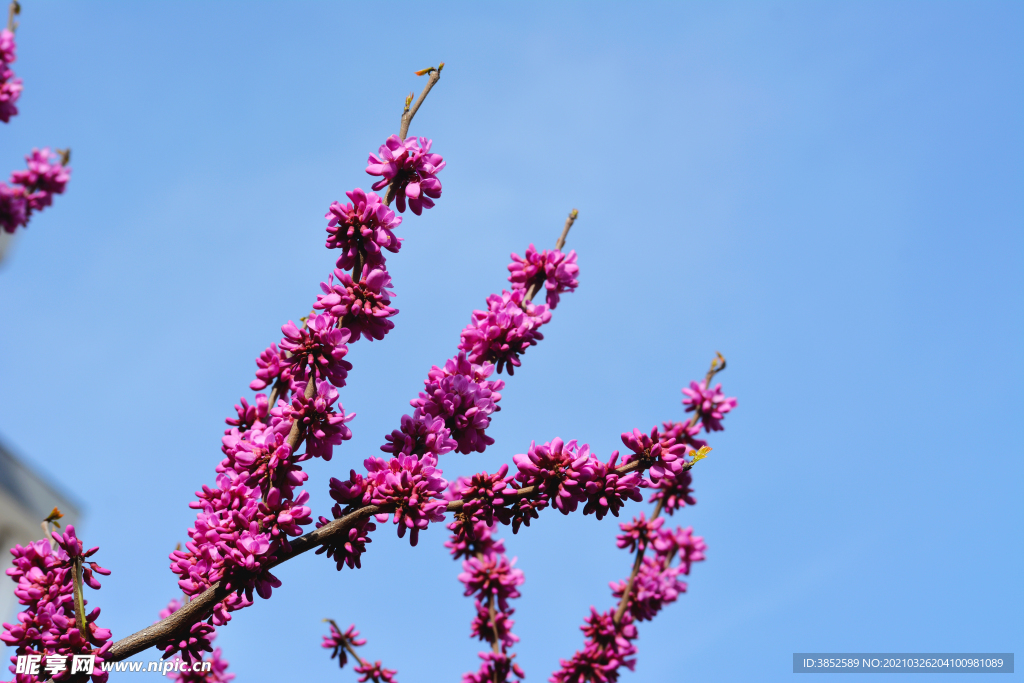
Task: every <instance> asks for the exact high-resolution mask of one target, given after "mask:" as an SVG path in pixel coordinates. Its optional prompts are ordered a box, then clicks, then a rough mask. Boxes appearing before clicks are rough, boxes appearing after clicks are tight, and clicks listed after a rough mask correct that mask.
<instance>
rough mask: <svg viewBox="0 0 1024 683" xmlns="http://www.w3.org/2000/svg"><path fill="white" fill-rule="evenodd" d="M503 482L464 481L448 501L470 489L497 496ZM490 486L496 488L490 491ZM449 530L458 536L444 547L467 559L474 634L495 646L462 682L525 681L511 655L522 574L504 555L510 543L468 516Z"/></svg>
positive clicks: (465, 572) (491, 527)
mask: <svg viewBox="0 0 1024 683" xmlns="http://www.w3.org/2000/svg"><path fill="white" fill-rule="evenodd" d="M506 469H507V468H506ZM501 474H503V472H502V473H501ZM478 477H479V479H478ZM499 480H501V481H503V480H502V478H501V475H498V476H497V477H496V478H494V477H489V476H488V475H486V474H484V475H477V477H474V478H473V481H475V483H473V482H472V481H471V480H468V479H460V480H458V481H457V482H456V483H455V484H454V485H453V486H452V491H451V493H450V494H449V496H450V497H452V498H457V497H460V496H461V495H465V493H466V491H468V490H470V489H475V490H478V491H479V489H480V488H481V487H482V488H485V489H486V488H490V490H491V491H493V490H494V489H495V488H496V484H494V482H497V481H499ZM487 481H490V482H492V484H491V485H490V486H488V484H487V483H486V482H487ZM502 485H503V484H502ZM463 512H465V511H463ZM460 514H462V513H460ZM448 528H449V529H451V530H452V531H453V532H454V533H453V534H452V537H451V539H450V540H449V541H448V542H446V543H445V547H447V548H449V549H450V550H451V554H452V556H453V557H454V558H455V559H456V560H457V559H459V558H465V559H464V560H463V562H462V573H461V574H459V581H461V582H462V584H463V586H465V593H464V594H465V595H466V596H472V597H474V598H475V601H474V607H475V608H476V617H474V619H473V622H472V624H471V625H470V635H472V636H474V637H476V638H477V639H479V640H481V641H483V642H485V643H489V644H490V645H491V651H490V652H486V651H485V652H481V653H480V659H481V664H480V668H479V669H478V670H477V671H474V672H469V673H466V674H463V676H462V683H507V681H508V678H509V676H510V675H515V676H516V677H517V678H523V677H524V676H525V674H524V673H523V671H522V669H520V668H519V665H518V664H516V663H515V661H514V659H515V655H509V652H508V651H509V649H510V648H511V647H512V646H513V645H515V644H516V643H517V642H519V638H518V636H516V635H515V634H514V633H512V626H513V625H514V624H515V622H514V621H513V620H512V615H513V614H514V613H515V610H514V609H513V608H512V607H510V606H509V604H508V601H509V600H512V599H515V598H518V597H520V593H519V586H521V585H522V584H523V581H524V578H523V572H522V570H520V569H516V568H515V563H516V561H515V559H514V558H513V559H512V560H509V559H508V556H506V555H505V542H504V541H503V540H502V539H495V538H494V531H495V526H494V525H489V524H487V523H484V522H482V521H475V522H474V521H473V520H472V519H471V517H469V516H468V515H464V514H463V516H462V517H461V518H459V519H456V521H455V522H454V523H452V524H450V525H449V526H448Z"/></svg>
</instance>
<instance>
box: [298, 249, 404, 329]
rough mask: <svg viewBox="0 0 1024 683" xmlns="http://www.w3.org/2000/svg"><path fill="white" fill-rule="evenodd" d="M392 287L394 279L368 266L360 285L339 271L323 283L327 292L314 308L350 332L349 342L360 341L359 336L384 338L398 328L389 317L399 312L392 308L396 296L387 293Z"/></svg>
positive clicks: (323, 288)
mask: <svg viewBox="0 0 1024 683" xmlns="http://www.w3.org/2000/svg"><path fill="white" fill-rule="evenodd" d="M335 277H337V278H338V282H337V284H335V282H334V278H335ZM390 286H391V276H390V275H388V272H387V271H386V270H384V269H383V268H375V269H373V270H371V268H370V266H369V265H366V266H364V267H363V271H362V277H361V278H360V279H359V282H355V281H353V280H352V276H351V275H350V274H348V273H346V272H345V271H344V270H342V269H340V268H338V269H335V271H334V273H332V274H331V275H330V276H329V277H328V278H327V282H321V283H320V289H322V290H323V292H324V293H323V294H318V295H317V297H316V303H315V304H313V308H315V309H317V310H322V311H326V312H327V313H330V314H331V315H332V316H334V317H335V318H336V319H337V320H338V325H339V326H340V327H344V328H346V329H348V330H349V331H350V332H351V334H352V338H351V339H350V340H349V341H350V342H357V341H359V338H360V336H362V337H366V339H367V340H369V341H373V340H374V339H383V338H384V335H386V334H387V333H388V332H390V331H391V329H392V328H393V327H394V326H395V324H394V323H393V322H391V321H390V320H388V318H390V317H391V316H393V315H395V314H396V313H398V309H397V308H391V305H390V304H391V297H393V296H394V295H395V293H394V292H391V291H388V289H387V287H390Z"/></svg>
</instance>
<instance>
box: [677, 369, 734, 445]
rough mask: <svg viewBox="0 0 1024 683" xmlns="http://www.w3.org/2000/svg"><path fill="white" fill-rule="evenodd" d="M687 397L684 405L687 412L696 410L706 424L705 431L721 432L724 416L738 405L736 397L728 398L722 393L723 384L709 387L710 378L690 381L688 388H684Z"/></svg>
mask: <svg viewBox="0 0 1024 683" xmlns="http://www.w3.org/2000/svg"><path fill="white" fill-rule="evenodd" d="M683 393H684V394H685V395H686V398H684V399H683V405H684V406H686V407H687V408H686V412H688V413H692V412H694V411H696V413H697V415H699V416H700V421H701V422H702V423H703V424H704V431H707V432H720V431H722V429H724V428H723V427H722V422H721V420H722V417H724V416H725V414H726V413H728V412H729V411H730V410H732V409H733V408H735V407H736V399H735V398H726V397H725V394H723V393H722V385H721V384H716V385H715V388H714V389H710V390H709V389H708V380H706V379H705V380H701V381H700V382H690V387H689V388H688V389H683Z"/></svg>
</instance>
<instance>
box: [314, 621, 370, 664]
mask: <svg viewBox="0 0 1024 683" xmlns="http://www.w3.org/2000/svg"><path fill="white" fill-rule="evenodd" d="M328 625H329V626H330V627H331V633H330V635H326V636H324V642H323V644H322V645H321V647H324V648H327V649H328V650H331V659H334V658H337V659H338V666H339V667H340V668H342V669H344V668H345V664H347V663H348V651H347V649H346V646H348V647H353V648H355V647H362V646H363V645H366V639H365V638H360V637H359V631H357V630H356V626H355V624H352V625H351V626H349V627H348V628H347V629H346V630H345V632H344V633H343V632H342V631H341V629H339V628H338V625H337V624H335V623H334V622H333V621H331V622H329V624H328Z"/></svg>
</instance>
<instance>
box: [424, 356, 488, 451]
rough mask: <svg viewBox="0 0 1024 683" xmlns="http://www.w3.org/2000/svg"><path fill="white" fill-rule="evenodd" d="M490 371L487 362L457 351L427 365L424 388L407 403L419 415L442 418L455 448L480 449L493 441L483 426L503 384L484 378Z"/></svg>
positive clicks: (486, 424) (485, 426) (486, 423)
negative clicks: (441, 363) (440, 362)
mask: <svg viewBox="0 0 1024 683" xmlns="http://www.w3.org/2000/svg"><path fill="white" fill-rule="evenodd" d="M493 371H494V366H493V365H491V364H490V363H485V364H483V365H477V364H475V363H470V361H469V360H468V359H467V358H466V354H464V353H460V354H459V355H458V356H457V357H456V358H451V359H449V360H448V362H447V363H445V365H444V367H443V368H439V367H437V366H436V365H435V366H434V367H433V368H431V370H430V373H429V374H428V375H427V379H426V380H425V381H424V385H425V391H421V392H420V395H419V397H418V398H415V399H413V400H412V401H410V402H409V404H410V405H411V406H412V407H413V408H417V409H419V410H420V412H421V413H422V414H423V415H426V416H429V417H431V418H441V419H443V420H444V424H445V427H447V428H448V429H449V430H451V435H452V438H453V439H455V441H456V443H457V444H458V446H457V448H456V451H457V452H459V453H473V452H478V453H483V452H484V450H485V449H486V448H487V446H489V445H491V444H492V443H494V439H492V438H491V437H489V436H487V434H485V433H484V430H485V429H487V427H488V426H490V424H491V417H490V416H491V413H494V412H497V411H498V410H500V408H499V407H498V405H497V403H498V401H500V400H501V394H500V393H498V392H499V391H500V390H501V389H503V388H504V387H505V383H504V382H502V381H501V380H495V381H491V380H488V379H487V377H489V376H490V375H491V373H492V372H493Z"/></svg>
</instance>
